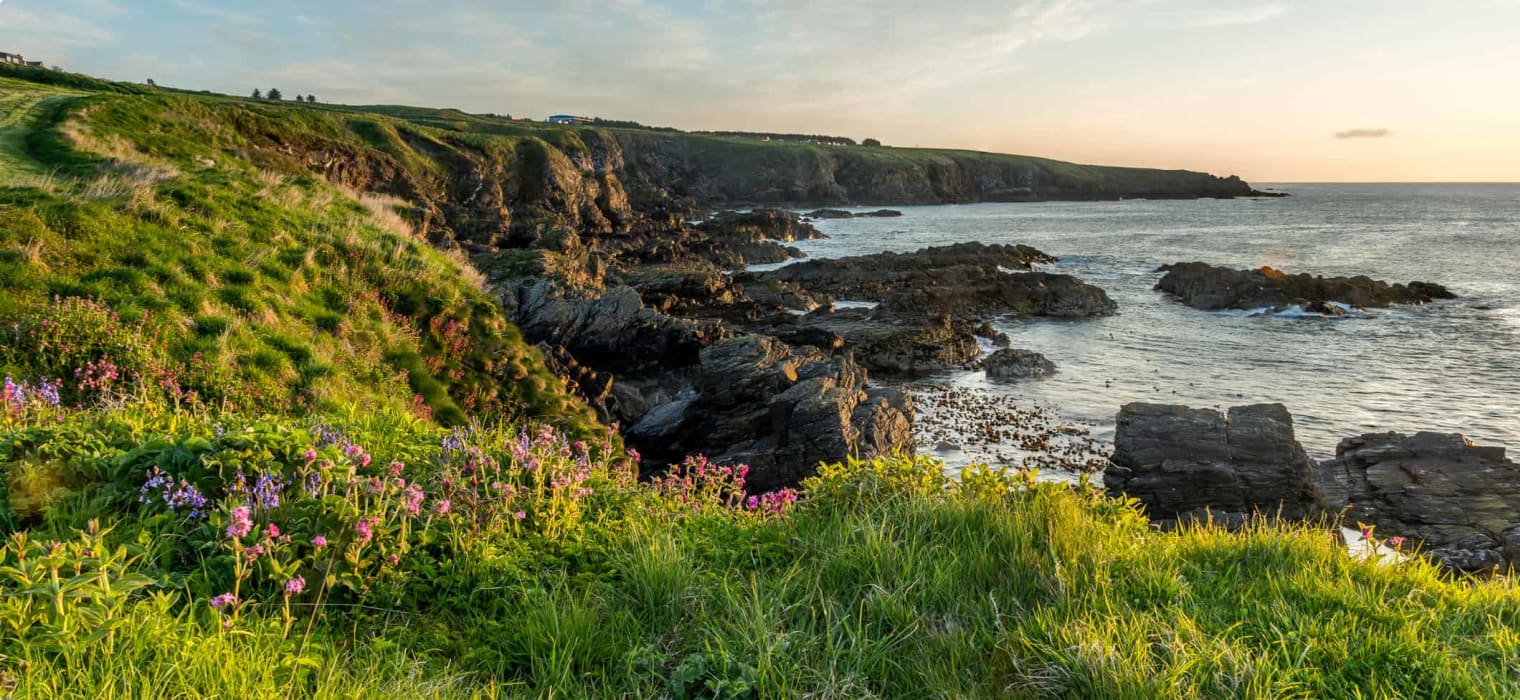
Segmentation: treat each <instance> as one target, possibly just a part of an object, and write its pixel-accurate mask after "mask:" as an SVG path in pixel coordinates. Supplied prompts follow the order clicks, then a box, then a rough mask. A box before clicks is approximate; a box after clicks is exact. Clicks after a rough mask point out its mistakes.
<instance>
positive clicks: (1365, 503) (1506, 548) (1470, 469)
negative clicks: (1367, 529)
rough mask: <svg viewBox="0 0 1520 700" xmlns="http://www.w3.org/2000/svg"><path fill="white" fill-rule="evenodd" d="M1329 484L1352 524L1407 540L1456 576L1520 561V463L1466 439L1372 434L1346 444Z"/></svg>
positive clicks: (1330, 468) (1325, 478)
mask: <svg viewBox="0 0 1520 700" xmlns="http://www.w3.org/2000/svg"><path fill="white" fill-rule="evenodd" d="M1335 455H1336V456H1335V459H1333V460H1329V461H1327V462H1325V463H1324V464H1323V465H1321V471H1322V475H1321V481H1320V483H1321V485H1322V488H1323V489H1324V491H1325V492H1326V493H1327V494H1329V495H1331V496H1332V498H1333V500H1335V501H1337V502H1342V503H1347V504H1349V510H1348V512H1347V516H1346V519H1347V520H1348V521H1356V522H1365V523H1373V524H1376V525H1377V531H1376V533H1377V535H1378V536H1379V537H1388V536H1392V535H1400V536H1403V537H1406V538H1409V539H1410V540H1413V541H1414V542H1412V543H1418V544H1420V547H1421V549H1422V550H1423V551H1424V552H1425V553H1426V554H1427V555H1428V556H1430V558H1432V559H1434V560H1436V561H1437V562H1439V563H1441V564H1443V565H1445V566H1447V567H1449V568H1452V569H1456V570H1461V571H1484V570H1490V569H1493V568H1495V567H1498V566H1501V565H1506V564H1508V563H1509V562H1514V561H1520V465H1517V464H1516V463H1515V462H1513V461H1511V460H1509V459H1507V458H1506V457H1505V451H1504V448H1503V447H1486V446H1479V445H1476V444H1473V443H1472V442H1471V441H1469V440H1468V439H1467V438H1466V437H1464V436H1463V435H1461V434H1458V433H1429V432H1422V433H1415V434H1413V435H1404V434H1400V433H1369V434H1366V435H1362V436H1359V437H1354V438H1348V439H1346V440H1342V441H1341V443H1340V445H1339V446H1337V447H1336V450H1335Z"/></svg>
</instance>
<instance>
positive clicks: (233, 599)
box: [211, 593, 239, 610]
mask: <svg viewBox="0 0 1520 700" xmlns="http://www.w3.org/2000/svg"><path fill="white" fill-rule="evenodd" d="M238 602H239V601H238V597H237V596H235V595H233V594H231V593H223V594H221V595H219V596H217V597H215V598H212V599H211V607H213V608H216V609H217V610H221V609H222V608H227V607H232V608H235V607H237V605H238Z"/></svg>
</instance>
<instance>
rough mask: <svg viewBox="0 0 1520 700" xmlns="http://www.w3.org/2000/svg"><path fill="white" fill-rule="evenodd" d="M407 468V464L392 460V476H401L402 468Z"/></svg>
mask: <svg viewBox="0 0 1520 700" xmlns="http://www.w3.org/2000/svg"><path fill="white" fill-rule="evenodd" d="M405 468H406V465H405V464H402V463H401V462H399V461H397V462H391V476H401V470H402V469H405Z"/></svg>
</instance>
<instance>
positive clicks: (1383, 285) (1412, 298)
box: [1156, 262, 1456, 315]
mask: <svg viewBox="0 0 1520 700" xmlns="http://www.w3.org/2000/svg"><path fill="white" fill-rule="evenodd" d="M1158 272H1165V273H1166V274H1165V275H1163V276H1162V277H1161V280H1160V281H1159V282H1157V283H1156V289H1157V290H1159V291H1162V292H1165V293H1166V294H1168V295H1170V296H1172V297H1173V298H1175V299H1177V300H1178V301H1180V302H1182V303H1184V304H1187V305H1188V306H1191V307H1193V308H1196V309H1202V310H1205V311H1218V310H1222V309H1266V310H1284V309H1287V308H1289V307H1292V306H1303V307H1305V309H1306V310H1308V311H1311V312H1319V313H1325V314H1328V315H1341V314H1344V313H1345V309H1343V308H1341V307H1339V306H1336V305H1337V304H1343V305H1346V306H1349V307H1351V308H1354V309H1360V308H1379V307H1387V306H1393V305H1395V304H1425V303H1429V302H1431V301H1435V300H1438V299H1454V298H1456V295H1455V294H1452V293H1451V291H1450V290H1448V289H1446V288H1445V287H1443V286H1441V285H1439V284H1435V283H1432V282H1410V283H1409V284H1407V285H1405V284H1389V283H1387V282H1382V281H1378V280H1374V279H1372V278H1369V277H1365V276H1360V275H1359V276H1356V277H1318V276H1314V275H1309V274H1297V275H1290V274H1288V273H1285V272H1282V271H1281V270H1277V269H1274V268H1271V267H1262V268H1258V269H1255V270H1236V269H1231V268H1227V267H1219V266H1216V265H1209V264H1207V263H1202V262H1185V263H1175V264H1172V265H1164V266H1162V267H1161V268H1160V270H1158Z"/></svg>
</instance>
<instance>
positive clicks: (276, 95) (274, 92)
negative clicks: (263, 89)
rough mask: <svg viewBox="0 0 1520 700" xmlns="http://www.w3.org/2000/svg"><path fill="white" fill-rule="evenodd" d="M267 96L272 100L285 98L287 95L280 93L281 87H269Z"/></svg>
mask: <svg viewBox="0 0 1520 700" xmlns="http://www.w3.org/2000/svg"><path fill="white" fill-rule="evenodd" d="M265 97H268V98H269V99H271V100H279V99H283V98H284V97H285V96H284V95H281V94H280V89H279V88H269V94H267V95H265Z"/></svg>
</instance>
